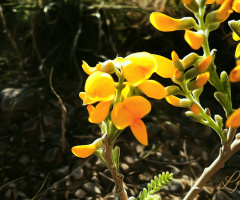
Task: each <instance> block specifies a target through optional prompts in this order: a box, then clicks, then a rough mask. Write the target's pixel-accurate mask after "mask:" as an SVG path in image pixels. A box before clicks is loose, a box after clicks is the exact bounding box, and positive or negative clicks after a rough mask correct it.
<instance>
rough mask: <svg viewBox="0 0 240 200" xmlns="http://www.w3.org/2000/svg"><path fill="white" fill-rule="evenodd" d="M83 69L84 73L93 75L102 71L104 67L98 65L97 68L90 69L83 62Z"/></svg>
mask: <svg viewBox="0 0 240 200" xmlns="http://www.w3.org/2000/svg"><path fill="white" fill-rule="evenodd" d="M82 68H83V71H84V72H85V73H86V74H88V75H91V74H93V73H94V72H97V71H101V68H102V65H101V64H97V65H96V67H90V66H89V65H88V64H87V63H86V62H85V61H84V60H83V64H82Z"/></svg>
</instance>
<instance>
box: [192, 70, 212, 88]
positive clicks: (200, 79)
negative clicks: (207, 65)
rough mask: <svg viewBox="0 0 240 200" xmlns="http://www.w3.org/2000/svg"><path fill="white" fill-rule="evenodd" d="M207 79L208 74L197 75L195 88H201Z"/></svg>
mask: <svg viewBox="0 0 240 200" xmlns="http://www.w3.org/2000/svg"><path fill="white" fill-rule="evenodd" d="M209 77H210V73H209V72H205V73H203V74H200V75H198V77H197V79H196V82H195V85H196V87H198V88H200V87H203V86H204V85H205V84H206V83H207V81H208V79H209Z"/></svg>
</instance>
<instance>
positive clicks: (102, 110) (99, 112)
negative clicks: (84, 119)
mask: <svg viewBox="0 0 240 200" xmlns="http://www.w3.org/2000/svg"><path fill="white" fill-rule="evenodd" d="M110 105H111V101H107V102H104V101H101V102H100V103H99V104H98V105H97V106H96V108H95V109H93V108H92V107H91V106H92V105H91V104H89V105H88V112H89V118H88V120H89V122H91V123H96V124H97V123H100V122H102V121H103V120H105V118H106V117H107V115H108V113H109V108H110Z"/></svg>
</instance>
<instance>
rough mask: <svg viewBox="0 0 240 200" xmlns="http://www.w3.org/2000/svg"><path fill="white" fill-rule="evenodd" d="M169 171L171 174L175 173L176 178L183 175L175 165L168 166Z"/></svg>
mask: <svg viewBox="0 0 240 200" xmlns="http://www.w3.org/2000/svg"><path fill="white" fill-rule="evenodd" d="M166 167H167V171H169V173H173V174H174V177H176V176H179V175H181V172H182V171H181V170H180V169H179V168H177V167H176V166H173V165H167V166H166Z"/></svg>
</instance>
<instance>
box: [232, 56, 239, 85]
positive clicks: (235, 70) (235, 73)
mask: <svg viewBox="0 0 240 200" xmlns="http://www.w3.org/2000/svg"><path fill="white" fill-rule="evenodd" d="M229 79H230V81H231V82H233V83H235V82H239V81H240V60H237V66H236V67H235V68H233V70H232V71H231V72H230V74H229Z"/></svg>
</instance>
